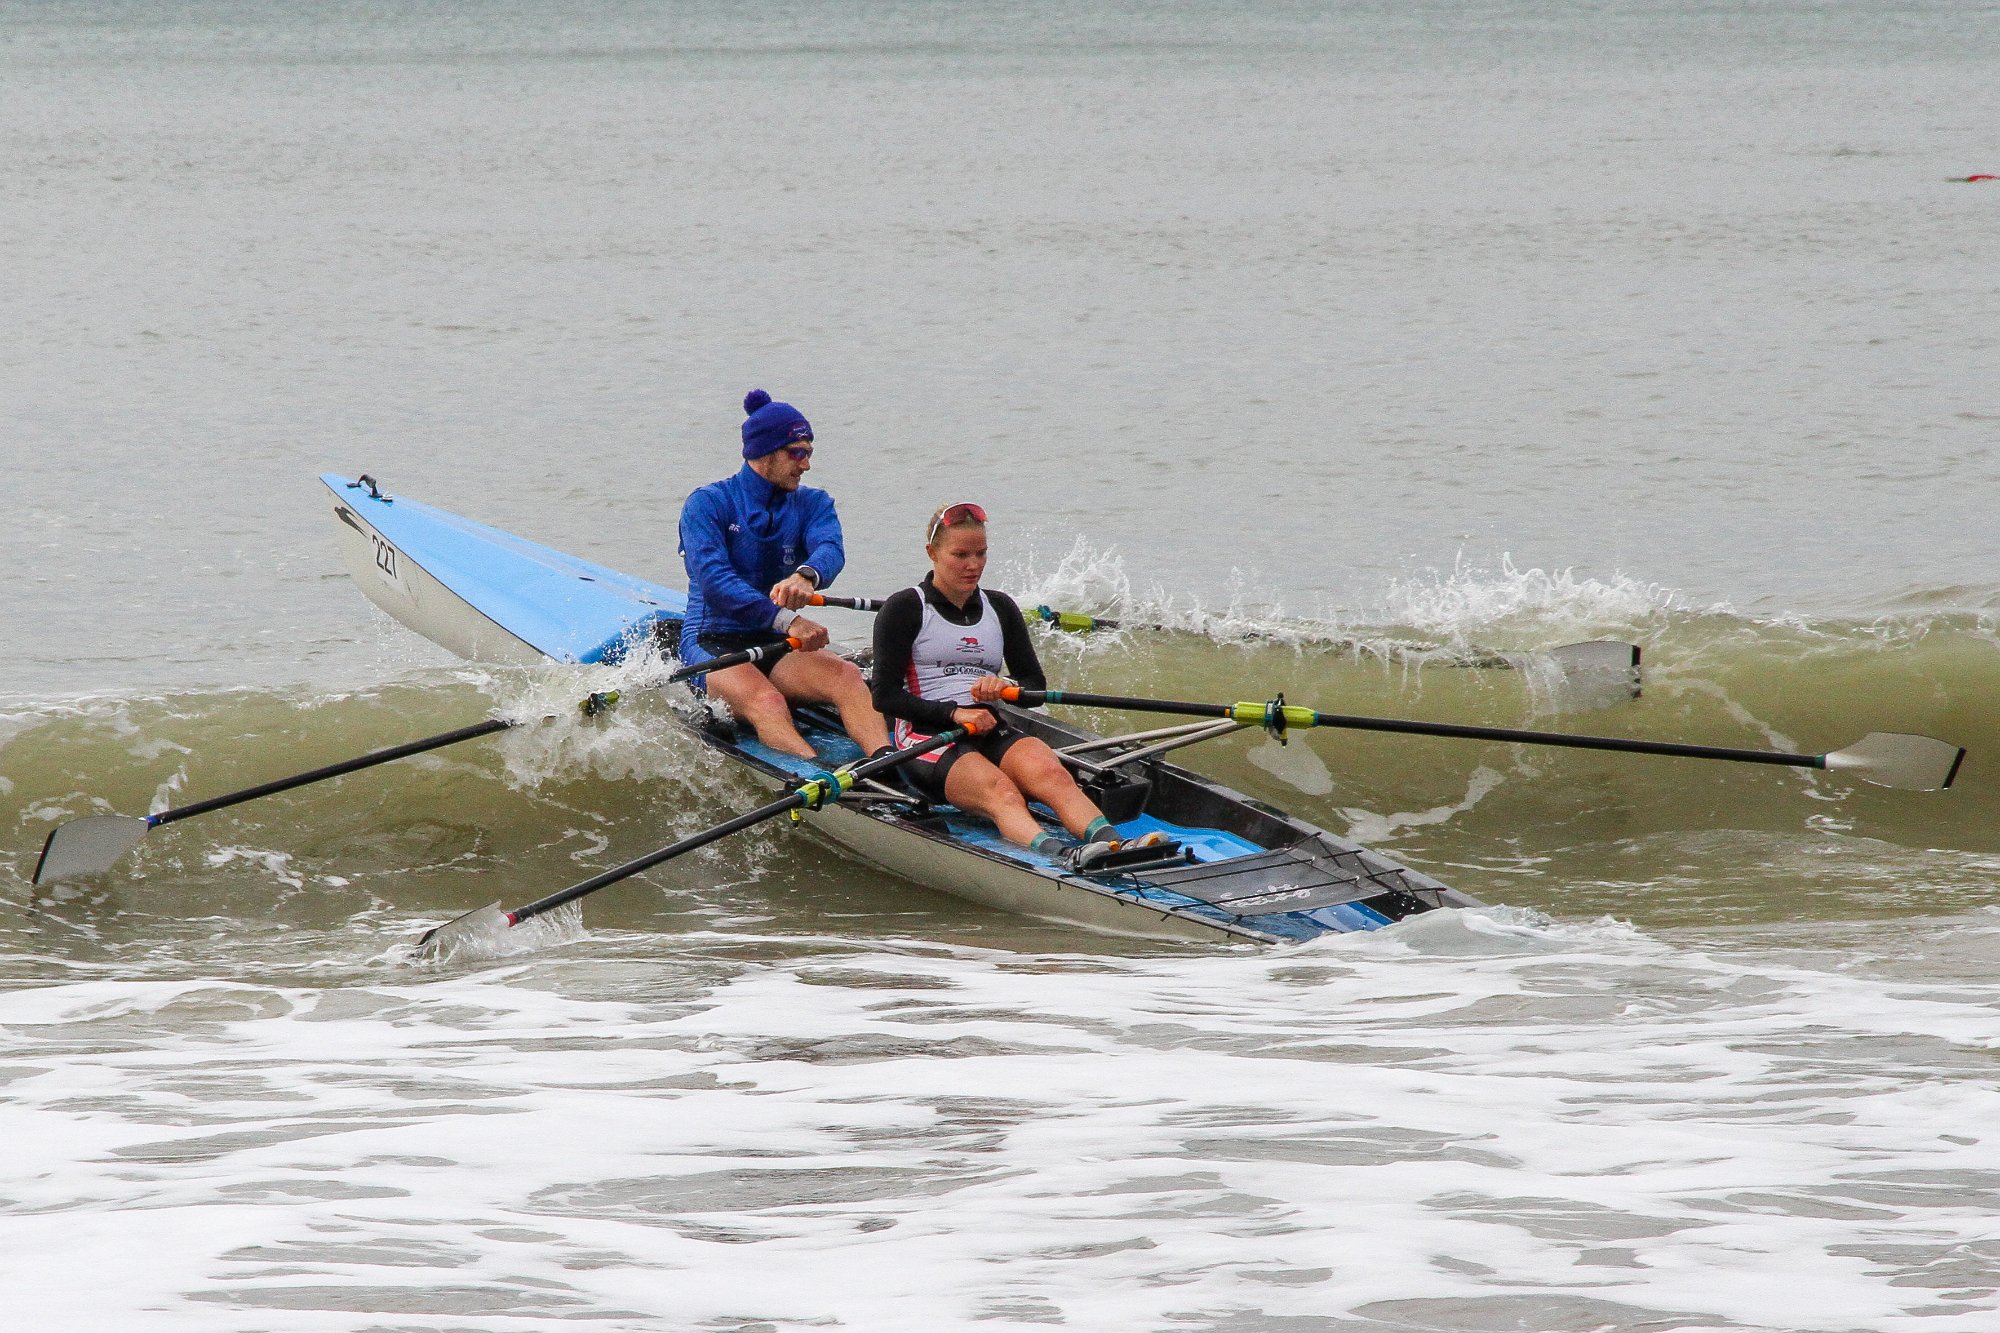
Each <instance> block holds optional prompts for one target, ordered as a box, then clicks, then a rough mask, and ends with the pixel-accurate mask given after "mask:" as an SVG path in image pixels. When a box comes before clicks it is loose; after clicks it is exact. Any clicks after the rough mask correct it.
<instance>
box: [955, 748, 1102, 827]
mask: <svg viewBox="0 0 2000 1333" xmlns="http://www.w3.org/2000/svg"><path fill="white" fill-rule="evenodd" d="M959 762H960V763H963V762H964V761H963V760H960V761H959ZM956 771H957V770H956V769H954V770H953V772H956ZM1000 771H1001V772H1003V773H1005V774H1006V775H1007V776H1008V777H1009V778H1011V779H1013V781H1014V785H1015V786H1016V787H1017V788H1018V789H1019V790H1020V791H1021V792H1023V793H1025V794H1026V795H1027V796H1028V797H1029V798H1030V799H1031V800H1036V801H1040V802H1041V803H1042V804H1043V805H1046V806H1047V807H1048V808H1049V809H1051V810H1053V811H1055V812H1056V818H1057V819H1060V820H1062V824H1063V827H1064V828H1066V829H1068V830H1069V831H1070V832H1071V833H1072V834H1074V835H1075V836H1077V837H1079V838H1081V837H1082V836H1083V835H1084V833H1085V832H1086V831H1087V830H1088V829H1089V828H1090V826H1091V824H1092V823H1094V822H1096V821H1097V820H1099V819H1102V818H1103V817H1104V812H1103V811H1102V810H1100V809H1098V808H1097V803H1096V802H1095V801H1093V800H1091V799H1090V798H1089V797H1088V796H1086V795H1084V794H1083V788H1081V787H1079V786H1077V785H1076V779H1075V778H1073V777H1071V776H1070V772H1069V770H1068V769H1067V768H1064V767H1063V762H1062V760H1061V759H1058V758H1057V757H1056V752H1055V751H1054V750H1051V749H1050V748H1049V747H1048V746H1047V745H1046V744H1044V743H1043V742H1042V741H1040V740H1037V739H1036V738H1035V737H1033V736H1029V737H1027V738H1026V739H1023V740H1018V741H1015V742H1014V743H1013V744H1012V745H1010V746H1009V747H1007V753H1006V754H1004V755H1002V756H1000Z"/></svg>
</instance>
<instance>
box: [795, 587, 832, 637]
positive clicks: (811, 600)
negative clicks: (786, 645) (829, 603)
mask: <svg viewBox="0 0 2000 1333" xmlns="http://www.w3.org/2000/svg"><path fill="white" fill-rule="evenodd" d="M806 605H807V606H825V605H826V598H824V597H822V596H820V595H819V594H818V593H814V594H813V595H812V596H810V597H808V598H806ZM792 647H794V648H796V647H798V645H797V644H796V643H795V644H793V645H792Z"/></svg>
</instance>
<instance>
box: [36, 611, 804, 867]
mask: <svg viewBox="0 0 2000 1333" xmlns="http://www.w3.org/2000/svg"><path fill="white" fill-rule="evenodd" d="M798 646H799V641H798V640H797V639H787V640H785V641H784V642H783V643H773V644H765V645H763V646H761V647H757V648H747V649H745V650H744V651H742V652H740V653H730V654H728V655H727V656H724V657H715V658H710V659H709V660H708V661H706V662H698V663H695V664H694V665H692V666H685V667H682V668H681V669H680V670H678V671H676V672H674V673H673V674H672V675H671V676H668V677H667V679H666V680H665V681H664V682H663V684H668V685H671V684H674V683H675V682H677V681H682V680H686V679H687V678H688V677H689V676H693V675H698V674H700V673H701V672H704V671H719V670H721V669H722V668H723V667H730V666H741V665H742V664H743V663H745V662H761V661H763V660H764V659H765V658H767V657H775V656H777V655H779V654H780V653H786V652H790V651H791V650H792V649H794V648H796V647H798ZM617 701H618V694H617V691H615V690H612V691H604V692H600V693H596V694H592V695H591V696H590V697H589V698H587V699H585V700H583V702H582V703H581V705H579V706H580V707H581V708H582V709H583V712H584V714H585V715H586V716H592V717H594V716H596V715H597V714H598V713H600V712H602V711H603V710H604V709H606V708H608V707H610V706H611V705H612V704H614V703H616V702H617ZM542 720H543V721H547V720H548V719H547V718H544V719H542ZM517 725H519V724H518V723H516V722H515V721H513V720H512V719H510V718H504V717H493V718H488V719H487V720H486V721H484V722H475V723H473V724H472V725H471V726H469V727H458V728H455V729H454V730H451V731H445V732H439V733H438V734H437V735H435V736H426V737H424V738H423V739H422V740H414V741H406V742H404V743H403V744H401V745H392V746H389V747H388V748H387V749H382V750H370V751H369V752H368V753H367V754H364V755H358V756H356V757H355V758H353V759H343V760H341V761H340V762H339V763H337V764H328V765H326V766H325V767H323V768H314V769H308V770H307V771H306V772H304V773H294V774H293V775H292V776H290V777H286V778H274V779H272V780H271V781H269V782H260V783H258V784H257V785H256V786H254V787H245V788H243V789H242V790H240V791H232V792H225V793H224V794H222V795H221V796H211V797H208V798H207V799H206V800H201V801H191V802H189V803H188V804H187V805H180V806H175V807H174V808H173V809H171V810H162V811H160V813H158V814H156V815H84V816H82V817H81V818H78V819H72V820H70V821H68V822H67V823H63V824H58V825H57V826H56V827H55V828H53V829H51V830H49V836H48V838H47V839H46V840H45V841H44V842H43V843H42V855H41V859H40V860H38V861H36V862H35V875H34V883H36V884H50V883H54V882H55V881H57V880H65V879H80V878H83V877H85V876H89V875H101V874H103V873H104V872H105V871H107V870H109V869H111V867H112V866H114V865H116V864H117V863H118V859H119V858H120V857H122V856H124V855H125V853H127V852H129V851H131V850H132V848H134V847H135V846H137V845H138V843H139V840H140V839H141V838H143V837H145V836H146V834H147V833H149V832H150V831H152V830H153V829H156V828H158V827H160V825H162V824H172V823H174V822H176V821H178V820H182V819H192V818H193V817H194V816H196V815H205V814H207V813H208V812H209V811H211V810H223V809H227V808H228V807H229V806H232V805H241V804H242V803H243V802H245V801H254V800H256V799H257V798H259V797H261V796H275V795H276V794H277V793H279V792H281V791H291V790H292V789H293V788H294V787H304V786H308V785H310V784H312V783H315V782H325V781H326V780H327V779H329V778H337V777H341V776H343V775H345V774H348V773H356V772H359V771H360V770H362V769H364V768H373V767H375V766H376V765H377V764H387V763H391V762H393V761H394V760H397V759H406V758H408V757H409V756H410V755H413V754H423V753H425V752H426V751H430V750H441V749H443V748H444V747H445V746H447V745H457V744H458V743H459V742H460V741H469V740H473V739H474V738H476V737H479V736H490V735H492V734H493V733H494V732H496V731H505V730H507V729H508V728H509V727H512V726H517Z"/></svg>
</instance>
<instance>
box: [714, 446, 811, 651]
mask: <svg viewBox="0 0 2000 1333" xmlns="http://www.w3.org/2000/svg"><path fill="white" fill-rule="evenodd" d="M681 559H682V560H683V561H684V562H685V563H686V565H687V577H688V601H687V620H686V621H685V622H684V623H683V624H682V627H681V660H682V661H683V662H705V661H707V660H708V659H709V657H711V656H712V654H710V653H707V652H704V651H703V650H702V648H701V646H700V645H699V644H698V643H696V642H695V640H696V638H697V636H699V635H701V634H704V633H742V632H745V631H748V630H760V629H770V628H771V627H772V626H771V622H772V620H773V619H775V618H776V617H777V614H778V611H779V607H778V604H777V603H776V602H774V601H772V600H771V599H770V598H769V597H768V596H766V595H765V594H766V593H768V592H769V591H770V589H771V587H772V585H773V584H776V583H779V582H781V581H782V580H784V579H785V578H787V577H788V576H790V575H791V573H792V572H793V571H794V570H796V569H797V568H798V567H799V566H800V565H811V566H812V567H813V569H814V570H815V571H816V572H817V573H818V574H819V583H820V586H821V587H822V588H824V587H826V586H827V585H828V584H830V583H832V582H833V580H834V579H835V578H836V577H837V576H838V575H839V574H840V571H841V570H842V569H843V568H844V567H845V566H846V564H847V548H846V546H845V545H843V544H842V542H841V539H840V515H839V514H837V513H835V512H834V508H833V497H832V496H830V495H828V494H827V493H826V492H825V491H822V490H816V489H814V488H813V487H810V486H801V487H799V488H798V489H797V490H796V491H784V490H780V489H778V488H777V487H776V486H773V485H772V484H771V483H770V482H768V481H766V480H764V478H762V477H760V476H758V475H757V473H756V471H755V470H754V469H752V468H751V467H750V465H749V464H748V463H745V464H744V465H743V468H742V470H741V471H740V472H738V473H737V474H736V475H735V476H733V477H730V478H728V479H727V480H725V481H716V482H710V483H709V484H708V485H706V486H703V487H702V488H700V489H699V490H697V491H696V492H695V493H694V494H693V495H690V496H688V498H687V503H686V504H684V505H682V506H681Z"/></svg>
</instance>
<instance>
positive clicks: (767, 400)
mask: <svg viewBox="0 0 2000 1333" xmlns="http://www.w3.org/2000/svg"><path fill="white" fill-rule="evenodd" d="M743 410H744V411H745V412H748V413H749V414H750V415H749V416H748V417H747V418H745V420H744V422H743V456H744V457H745V458H762V457H763V456H764V455H765V454H768V453H775V452H776V451H777V450H779V449H782V448H784V447H785V446H786V445H788V444H807V443H810V442H811V440H812V437H813V428H812V423H811V422H810V421H807V420H806V418H805V414H804V413H803V412H801V411H799V409H798V408H796V407H793V406H792V405H791V404H790V403H777V402H773V401H771V395H770V394H768V393H765V392H764V391H763V390H762V389H752V390H751V391H750V392H749V393H747V394H745V395H744V397H743Z"/></svg>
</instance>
